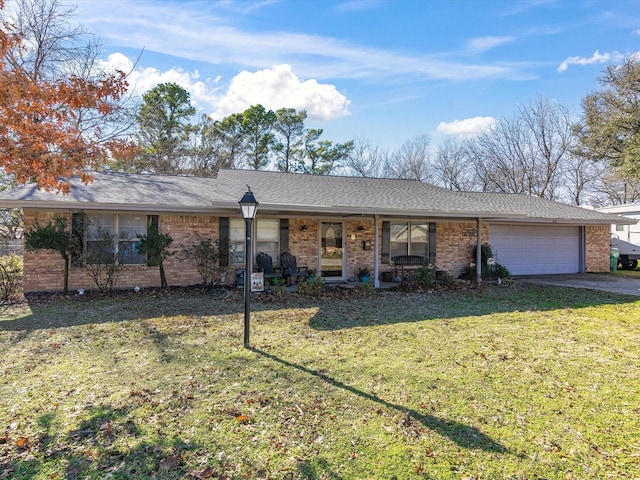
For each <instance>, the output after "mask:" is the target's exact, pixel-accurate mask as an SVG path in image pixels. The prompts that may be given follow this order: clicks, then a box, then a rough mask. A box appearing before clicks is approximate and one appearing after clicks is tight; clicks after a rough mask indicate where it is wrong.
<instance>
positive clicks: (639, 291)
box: [513, 273, 640, 296]
mask: <svg viewBox="0 0 640 480" xmlns="http://www.w3.org/2000/svg"><path fill="white" fill-rule="evenodd" d="M513 279H514V280H516V281H518V282H526V283H537V284H541V285H558V286H561V287H574V288H588V289H591V290H603V291H605V292H614V293H624V294H627V295H636V296H640V278H629V277H616V276H614V275H605V274H597V273H575V274H568V275H521V276H515V277H513Z"/></svg>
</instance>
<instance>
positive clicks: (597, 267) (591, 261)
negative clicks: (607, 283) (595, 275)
mask: <svg viewBox="0 0 640 480" xmlns="http://www.w3.org/2000/svg"><path fill="white" fill-rule="evenodd" d="M585 237H586V244H587V246H586V252H585V255H586V268H587V272H608V271H609V268H610V261H609V237H610V227H609V225H604V226H600V225H598V226H586V227H585Z"/></svg>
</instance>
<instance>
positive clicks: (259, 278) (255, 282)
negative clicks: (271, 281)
mask: <svg viewBox="0 0 640 480" xmlns="http://www.w3.org/2000/svg"><path fill="white" fill-rule="evenodd" d="M251 291H252V292H264V273H262V272H256V273H252V274H251Z"/></svg>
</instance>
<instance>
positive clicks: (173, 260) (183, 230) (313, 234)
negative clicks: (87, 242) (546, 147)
mask: <svg viewBox="0 0 640 480" xmlns="http://www.w3.org/2000/svg"><path fill="white" fill-rule="evenodd" d="M58 215H60V214H58ZM62 216H64V217H65V218H67V220H68V222H69V223H71V214H70V213H65V214H62ZM53 217H54V214H53V213H52V212H46V211H38V210H33V209H25V229H27V230H28V229H29V228H31V227H32V226H33V225H34V223H35V219H36V218H37V219H38V220H39V221H40V223H47V222H48V221H50V220H51V219H52V218H53ZM303 225H304V226H305V227H306V228H305V229H304V230H303V229H302V226H303ZM345 225H346V229H347V231H346V244H345V246H344V247H345V248H346V250H347V276H348V277H356V276H357V273H358V271H359V270H360V269H361V268H362V267H365V266H366V267H368V268H369V269H370V270H373V263H374V262H373V260H374V250H373V247H374V222H373V220H364V219H362V220H350V221H347V222H346V223H345ZM360 227H362V230H359V228H360ZM318 228H319V222H318V221H317V220H315V219H310V218H289V251H290V252H291V253H292V254H293V255H295V256H296V257H297V260H298V265H299V266H308V267H309V268H310V269H312V270H317V268H318V266H319V265H318V237H319V231H318ZM380 228H381V225H380ZM160 230H161V231H162V232H163V233H168V234H170V235H171V236H172V237H173V239H174V242H173V244H172V246H171V248H172V250H178V251H180V250H183V249H184V248H185V247H186V246H188V245H190V244H193V243H195V241H196V239H197V235H198V234H199V235H200V236H202V237H210V238H214V239H217V238H218V237H219V221H218V218H217V217H213V216H206V215H174V214H170V215H160ZM475 231H476V222H453V221H451V222H447V221H440V222H437V224H436V265H437V266H438V268H440V269H442V270H445V271H447V272H448V273H449V274H451V275H452V276H454V277H457V276H458V275H459V274H460V273H461V272H462V271H463V269H464V268H465V267H466V266H467V265H468V264H469V263H471V262H474V261H475V259H474V258H473V249H474V247H475V245H476V243H477V239H476V234H475ZM381 233H382V232H381V231H380V232H379V234H380V235H381ZM585 235H586V252H585V253H586V268H587V271H590V272H602V271H608V270H609V227H608V226H606V225H605V226H591V227H590V226H587V227H586V228H585ZM352 236H353V238H352ZM365 240H369V241H370V242H371V249H370V250H364V248H363V242H364V241H365ZM487 241H489V243H490V239H489V232H488V226H487V225H486V224H483V225H482V242H483V243H484V242H487ZM381 245H382V241H381V238H380V246H381ZM380 255H381V252H380ZM381 261H382V259H381V257H379V262H380V272H386V271H390V270H392V266H391V265H389V264H382V263H381ZM24 268H25V272H24V273H25V274H24V289H25V291H46V290H49V291H60V290H62V288H63V273H64V261H63V260H62V258H61V257H60V255H59V254H58V253H56V252H52V251H46V250H40V251H37V252H27V251H25V253H24ZM165 271H166V275H167V281H168V283H169V285H173V286H176V285H194V284H199V283H201V282H202V278H201V277H200V275H199V274H198V272H197V270H196V269H195V267H194V266H192V265H190V264H189V263H188V262H186V261H185V259H184V257H183V256H180V255H179V254H178V255H175V256H172V257H170V258H168V259H167V260H165ZM234 280H235V266H234V267H231V268H230V271H229V274H228V275H227V282H228V283H231V282H233V281H234ZM136 285H137V286H140V287H151V286H159V285H160V273H159V271H158V267H148V266H145V265H127V266H125V268H124V270H123V272H122V274H121V276H120V279H119V282H118V287H119V288H132V287H133V286H136ZM69 288H70V289H71V290H75V289H77V288H85V289H93V288H95V285H94V283H93V280H92V279H91V278H90V277H89V275H88V274H87V270H86V269H85V268H81V267H72V268H71V270H70V274H69Z"/></svg>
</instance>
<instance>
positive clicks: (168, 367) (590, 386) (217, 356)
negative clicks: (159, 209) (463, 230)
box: [0, 284, 640, 479]
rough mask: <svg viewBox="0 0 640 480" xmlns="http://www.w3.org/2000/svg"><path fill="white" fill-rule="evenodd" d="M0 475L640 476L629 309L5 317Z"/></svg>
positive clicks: (207, 301)
mask: <svg viewBox="0 0 640 480" xmlns="http://www.w3.org/2000/svg"><path fill="white" fill-rule="evenodd" d="M0 308H2V309H1V310H0V318H3V319H4V320H1V321H0V348H1V351H2V355H1V356H0V374H1V375H2V383H1V385H0V477H2V478H17V479H32V478H35V479H55V478H59V479H63V478H95V479H102V478H105V477H109V478H116V479H120V478H121V479H130V478H157V479H181V478H221V479H236V478H237V479H242V478H249V479H254V478H264V479H267V478H269V479H303V478H308V479H377V478H381V479H391V478H395V479H416V478H433V479H448V478H452V479H461V478H468V479H475V478H491V479H492V478H512V479H533V478H546V479H567V478H575V479H590V478H593V479H600V478H613V479H615V478H619V479H629V478H638V477H640V403H639V398H640V397H639V394H640V349H639V347H638V345H640V300H638V299H637V298H632V297H626V296H619V295H614V294H609V293H600V292H593V291H586V290H577V289H564V288H558V287H543V286H533V285H531V286H525V285H522V286H521V285H518V284H515V285H506V286H504V285H503V286H502V287H495V286H493V287H491V286H487V287H485V288H481V289H472V290H468V291H455V292H442V293H439V292H432V293H421V294H405V293H399V292H375V293H370V294H368V295H366V296H363V297H361V298H340V297H334V298H326V299H314V298H302V297H297V296H289V297H288V298H286V300H285V301H284V302H280V303H276V302H269V301H266V300H265V301H254V302H253V303H252V308H253V311H252V316H251V320H252V323H251V343H252V346H253V349H252V350H246V349H243V348H242V322H243V310H242V308H243V304H242V299H241V298H240V295H239V294H238V293H237V292H233V293H232V295H231V296H230V297H229V298H226V299H221V298H220V297H215V296H211V295H207V294H198V293H197V292H191V293H180V292H173V293H172V294H171V295H168V294H155V295H153V294H150V293H149V294H139V295H137V296H135V295H128V294H127V295H118V296H116V297H113V298H109V297H94V298H92V296H91V295H89V296H85V297H78V296H76V297H73V298H71V299H64V298H62V299H58V300H48V299H40V300H38V299H37V298H33V299H31V300H30V302H29V304H28V305H23V306H20V307H15V306H14V307H11V308H9V307H0Z"/></svg>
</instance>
